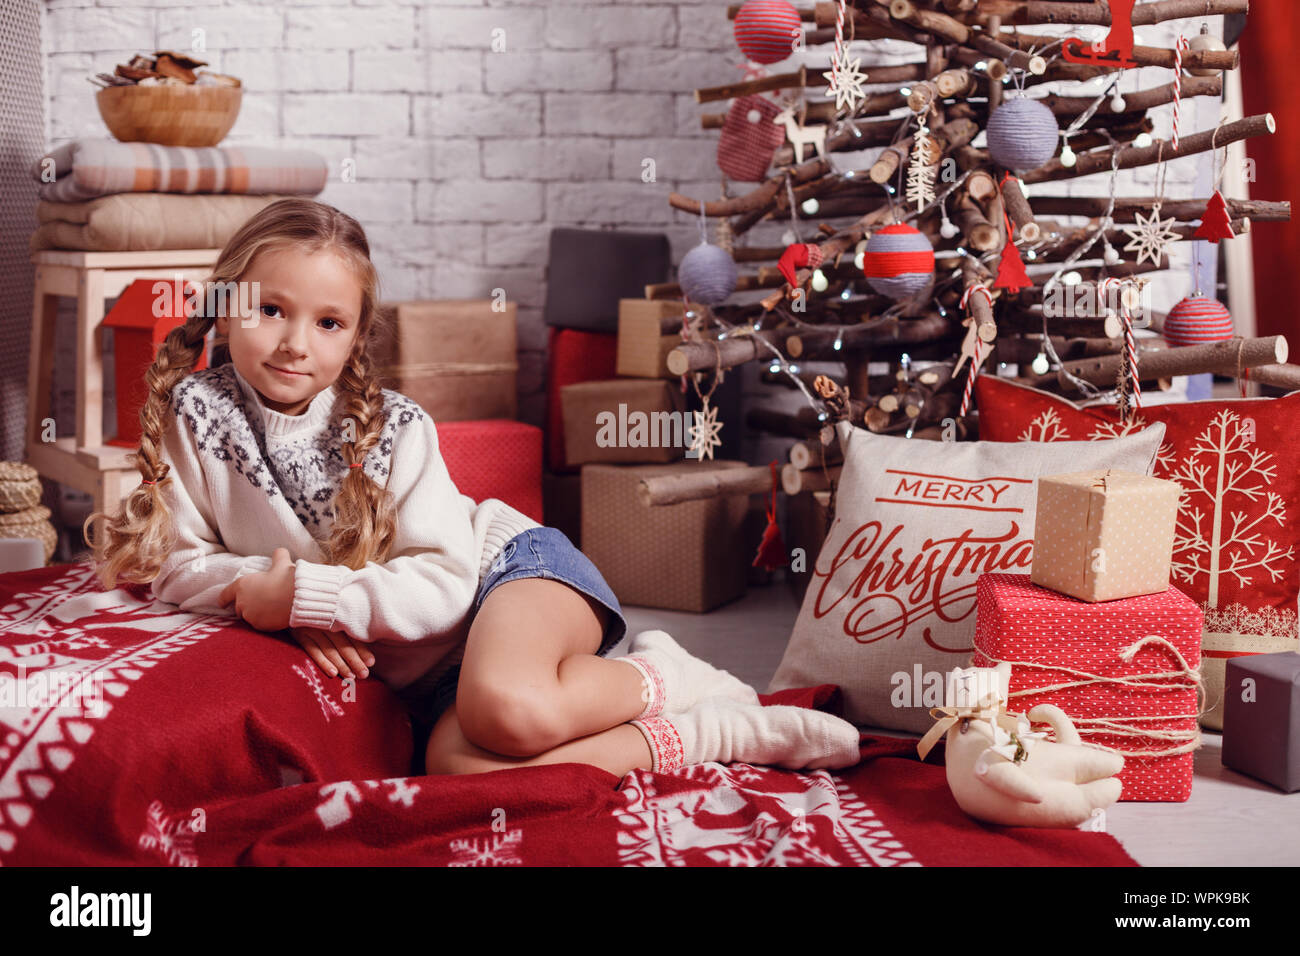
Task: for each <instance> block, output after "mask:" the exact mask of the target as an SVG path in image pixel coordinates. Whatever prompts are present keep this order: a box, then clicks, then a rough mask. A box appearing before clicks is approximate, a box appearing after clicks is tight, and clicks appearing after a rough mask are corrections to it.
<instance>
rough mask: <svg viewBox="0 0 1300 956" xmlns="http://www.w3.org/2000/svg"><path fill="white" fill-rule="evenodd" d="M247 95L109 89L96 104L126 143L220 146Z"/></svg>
mask: <svg viewBox="0 0 1300 956" xmlns="http://www.w3.org/2000/svg"><path fill="white" fill-rule="evenodd" d="M243 94H244V88H243V87H242V86H209V85H207V84H204V85H203V86H194V85H184V86H181V85H173V84H170V83H169V84H166V85H164V86H106V87H104V89H102V90H100V91H99V92H98V93H96V94H95V103H96V104H97V105H98V106H99V115H100V116H102V117H103V118H104V123H105V125H106V126H108V131H109V132H110V133H112V134H113V136H114V137H116V138H117V139H119V140H121V141H122V142H124V143H158V144H159V145H162V146H216V145H217V144H218V143H220V142H221V141H222V140H223V139H225V137H226V134H227V133H229V132H230V127H232V126H234V125H235V120H236V119H238V118H239V104H240V101H241V100H242V98H243Z"/></svg>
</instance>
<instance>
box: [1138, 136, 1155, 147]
mask: <svg viewBox="0 0 1300 956" xmlns="http://www.w3.org/2000/svg"><path fill="white" fill-rule="evenodd" d="M1154 142H1155V140H1153V139H1152V138H1151V134H1150V133H1138V137H1137V139H1135V140H1133V145H1134V146H1136V147H1137V148H1138V149H1146V148H1147V147H1148V146H1150V145H1151V144H1152V143H1154Z"/></svg>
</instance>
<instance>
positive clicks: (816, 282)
mask: <svg viewBox="0 0 1300 956" xmlns="http://www.w3.org/2000/svg"><path fill="white" fill-rule="evenodd" d="M829 285H830V280H828V279H827V278H826V273H824V272H822V270H821V269H814V270H813V274H812V287H813V290H814V291H816V292H825V291H826V287H827V286H829Z"/></svg>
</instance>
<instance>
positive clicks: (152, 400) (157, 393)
mask: <svg viewBox="0 0 1300 956" xmlns="http://www.w3.org/2000/svg"><path fill="white" fill-rule="evenodd" d="M215 321H216V319H215V317H213V316H209V315H204V314H202V310H200V313H199V314H195V315H193V316H191V317H190V318H189V320H188V321H186V323H185V324H184V325H182V326H180V327H179V328H175V329H172V330H171V331H170V332H168V333H167V338H166V339H164V340H163V344H162V347H161V348H160V349H159V350H158V355H157V357H155V358H154V361H153V364H152V365H151V366H149V369H148V371H146V372H145V382H146V383H147V384H148V386H149V397H148V398H147V399H146V400H145V403H144V407H142V408H141V409H140V447H139V448H138V449H136V451H135V453H134V454H133V455H131V456H130V458H129V460H130V462H131V464H133V465H135V466H136V467H137V468H138V469H139V470H140V475H141V478H142V482H141V483H140V484H139V485H137V486H136V487H135V488H134V489H132V490H131V492H130V493H129V494H128V495H127V496H126V498H125V499H124V500H123V501H122V504H121V507H120V508H119V509H118V511H117V513H116V514H113V515H110V514H108V513H106V512H103V511H96V512H94V513H93V514H91V515H90V516H89V517H87V518H86V521H85V523H84V524H83V525H82V528H81V533H82V537H83V538H84V539H85V541H86V544H88V545H90V546H91V548H92V549H93V551H94V558H93V562H92V563H93V564H94V568H95V574H96V576H97V577H98V578H99V580H100V584H101V585H102V587H103V589H104V590H106V591H108V590H112V589H113V588H115V587H117V582H118V579H119V578H120V579H122V580H125V581H130V582H134V583H138V584H143V583H147V582H149V581H152V580H153V579H154V578H156V577H157V576H158V572H159V570H161V568H162V562H163V559H164V558H165V557H166V556H167V555H168V553H170V552H171V550H172V548H173V546H174V545H175V527H174V525H173V522H172V515H171V509H170V508H168V507H167V500H166V497H165V495H164V494H163V492H164V491H165V490H166V489H167V488H168V487H170V486H171V483H172V480H173V479H172V478H171V477H170V476H169V475H168V472H170V471H171V466H170V465H168V464H167V463H166V462H165V461H163V459H162V452H161V449H162V445H163V436H164V435H165V433H166V430H167V425H168V420H169V415H168V412H169V409H170V407H171V401H172V389H174V388H175V387H176V386H177V385H178V384H179V383H180V381H181V380H182V379H183V378H185V377H186V376H187V375H189V374H190V372H191V371H193V369H194V366H195V364H197V363H198V360H199V357H200V356H201V355H202V354H203V349H204V346H205V338H206V336H207V334H208V330H209V329H211V328H212V325H213V323H214V322H215ZM98 518H104V519H106V521H105V524H104V531H105V534H106V540H104V541H103V542H99V543H98V545H97V544H96V543H95V542H92V541H91V538H90V534H89V529H90V526H91V524H92V523H93V522H94V521H95V520H96V519H98ZM99 545H102V547H101V546H99Z"/></svg>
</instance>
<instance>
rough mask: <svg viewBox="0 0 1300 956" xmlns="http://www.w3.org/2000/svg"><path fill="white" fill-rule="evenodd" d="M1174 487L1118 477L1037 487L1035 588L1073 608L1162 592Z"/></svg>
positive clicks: (1080, 477) (1087, 474)
mask: <svg viewBox="0 0 1300 956" xmlns="http://www.w3.org/2000/svg"><path fill="white" fill-rule="evenodd" d="M1181 495H1182V487H1181V486H1180V485H1179V484H1178V483H1177V482H1174V481H1165V480H1164V479H1162V478H1151V477H1149V476H1147V475H1140V474H1136V473H1134V472H1126V471H1110V470H1108V471H1082V472H1075V473H1072V474H1067V475H1044V476H1042V477H1041V478H1039V479H1038V508H1037V513H1036V517H1035V523H1034V557H1033V567H1032V570H1031V573H1030V577H1031V579H1032V580H1033V582H1034V583H1035V584H1038V585H1041V586H1043V587H1045V588H1051V589H1052V590H1053V591H1059V592H1061V593H1062V594H1068V595H1070V596H1071V597H1076V598H1078V599H1079V600H1081V601H1114V600H1117V599H1119V598H1126V597H1135V596H1137V595H1139V594H1154V593H1156V592H1159V591H1163V590H1165V589H1166V588H1167V587H1169V563H1170V557H1171V555H1172V554H1173V549H1174V524H1175V522H1176V521H1177V518H1178V499H1179V497H1181Z"/></svg>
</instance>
